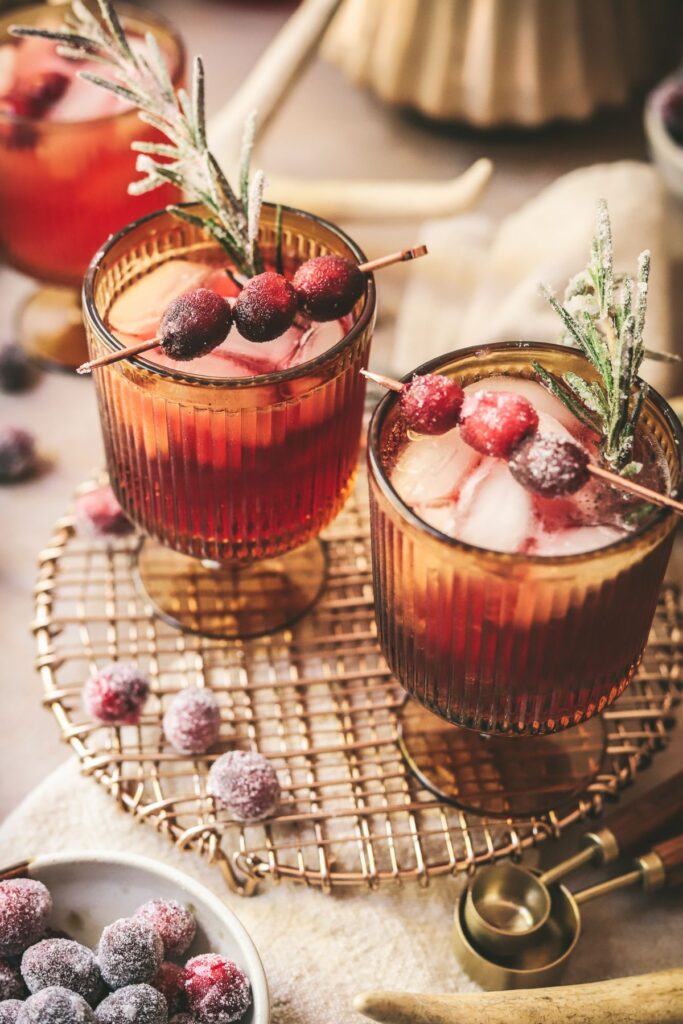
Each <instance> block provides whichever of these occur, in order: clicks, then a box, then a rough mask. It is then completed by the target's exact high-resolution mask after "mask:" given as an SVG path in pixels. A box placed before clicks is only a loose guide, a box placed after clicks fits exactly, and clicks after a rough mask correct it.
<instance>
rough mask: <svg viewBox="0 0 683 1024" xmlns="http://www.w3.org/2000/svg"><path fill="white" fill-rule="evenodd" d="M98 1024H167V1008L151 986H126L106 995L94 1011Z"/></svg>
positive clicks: (159, 993) (161, 996) (160, 996)
mask: <svg viewBox="0 0 683 1024" xmlns="http://www.w3.org/2000/svg"><path fill="white" fill-rule="evenodd" d="M95 1019H96V1020H97V1022H98V1024H123V1022H124V1021H131V1022H134V1024H167V1021H168V1007H167V1005H166V1000H165V999H164V997H163V995H162V994H161V992H158V991H157V989H155V988H152V986H151V985H127V986H126V987H125V988H120V989H118V990H117V991H116V992H112V993H111V995H108V996H107V998H106V999H104V1000H103V1001H102V1002H101V1003H100V1005H99V1006H98V1007H97V1010H96V1011H95Z"/></svg>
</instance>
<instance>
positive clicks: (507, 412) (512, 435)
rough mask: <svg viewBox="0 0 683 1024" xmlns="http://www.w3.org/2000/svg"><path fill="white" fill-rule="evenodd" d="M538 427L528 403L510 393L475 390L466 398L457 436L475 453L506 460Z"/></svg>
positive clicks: (536, 416)
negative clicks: (459, 435)
mask: <svg viewBox="0 0 683 1024" xmlns="http://www.w3.org/2000/svg"><path fill="white" fill-rule="evenodd" d="M537 427H538V415H537V413H536V410H535V409H534V407H533V405H532V404H531V402H529V401H528V400H527V399H526V398H523V397H522V395H517V394H515V393H514V392H512V391H477V392H475V393H474V394H473V395H465V401H464V402H463V406H462V411H461V414H460V434H461V436H462V439H463V441H465V442H466V443H467V444H468V445H469V446H470V447H471V448H474V449H475V451H478V452H481V454H482V455H492V456H493V457H494V458H498V459H507V458H508V457H509V456H510V455H511V453H512V452H513V451H514V449H515V448H516V447H517V445H518V444H520V442H521V441H523V440H524V438H525V437H527V436H528V435H529V434H533V432H534V431H535V430H536V428H537Z"/></svg>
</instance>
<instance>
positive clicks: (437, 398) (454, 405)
mask: <svg viewBox="0 0 683 1024" xmlns="http://www.w3.org/2000/svg"><path fill="white" fill-rule="evenodd" d="M464 397H465V393H464V391H463V390H462V388H461V387H460V385H459V384H458V382H457V381H455V380H453V379H452V378H451V377H444V376H443V374H440V373H425V374H424V375H423V376H422V377H418V376H415V377H413V379H412V380H411V381H409V382H408V383H407V384H405V385H404V387H403V390H402V391H401V398H400V402H401V412H402V413H403V417H404V419H405V422H406V425H407V426H408V427H409V428H410V429H411V430H415V431H417V433H419V434H445V433H446V431H447V430H451V429H452V428H453V427H455V426H457V424H458V421H459V420H460V410H461V409H462V403H463V399H464Z"/></svg>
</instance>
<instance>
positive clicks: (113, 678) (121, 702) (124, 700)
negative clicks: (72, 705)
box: [83, 661, 149, 725]
mask: <svg viewBox="0 0 683 1024" xmlns="http://www.w3.org/2000/svg"><path fill="white" fill-rule="evenodd" d="M148 696H149V682H148V680H147V679H146V678H145V676H144V675H143V674H142V672H141V671H140V669H139V668H138V667H137V665H134V664H132V662H125V661H117V662H113V663H112V664H111V665H107V666H106V667H105V668H103V669H102V670H101V671H100V672H98V673H97V674H96V675H94V676H91V677H90V679H88V681H87V682H86V684H85V686H84V687H83V704H84V706H85V710H86V711H87V713H88V714H89V715H90V716H91V717H92V718H95V719H96V720H97V721H98V722H103V723H104V724H109V725H110V724H116V725H134V724H135V723H136V722H139V720H140V715H141V713H142V709H143V707H144V705H145V703H146V701H147V697H148Z"/></svg>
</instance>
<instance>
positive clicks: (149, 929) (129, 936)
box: [97, 917, 164, 988]
mask: <svg viewBox="0 0 683 1024" xmlns="http://www.w3.org/2000/svg"><path fill="white" fill-rule="evenodd" d="M163 959H164V944H163V942H162V941H161V938H160V936H159V935H158V934H157V931H156V929H155V928H154V927H153V926H152V925H151V924H150V923H149V922H148V921H145V920H143V919H142V918H139V917H121V918H119V920H118V921H114V923H113V924H110V925H107V927H106V928H105V929H104V931H103V932H102V936H101V938H100V941H99V944H98V946H97V961H98V963H99V965H100V971H101V972H102V977H103V978H104V980H105V981H106V983H107V985H109V987H110V988H123V987H124V986H125V985H137V984H140V983H141V982H148V981H151V979H152V978H153V977H154V976H155V974H156V973H157V971H158V970H159V968H160V967H161V963H162V960H163Z"/></svg>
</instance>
